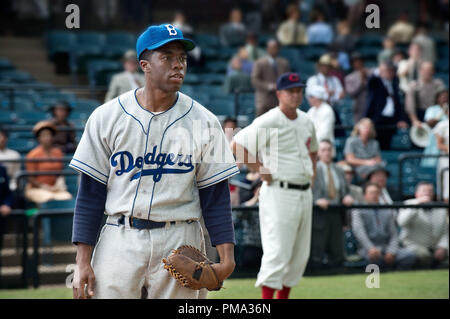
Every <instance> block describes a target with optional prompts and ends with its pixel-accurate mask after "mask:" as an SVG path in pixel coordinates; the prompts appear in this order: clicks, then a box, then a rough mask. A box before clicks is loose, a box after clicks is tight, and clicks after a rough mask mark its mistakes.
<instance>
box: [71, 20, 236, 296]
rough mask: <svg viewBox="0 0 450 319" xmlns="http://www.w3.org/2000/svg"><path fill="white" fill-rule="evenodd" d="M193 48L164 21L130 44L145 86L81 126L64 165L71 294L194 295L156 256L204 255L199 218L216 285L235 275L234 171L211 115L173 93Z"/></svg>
mask: <svg viewBox="0 0 450 319" xmlns="http://www.w3.org/2000/svg"><path fill="white" fill-rule="evenodd" d="M194 47H195V44H194V42H193V41H191V40H188V39H185V38H184V37H183V34H182V32H181V31H180V30H179V29H178V28H175V27H173V26H172V25H170V24H163V25H159V26H150V27H149V28H148V29H147V30H146V31H145V32H143V33H142V34H141V35H140V37H139V38H138V40H137V43H136V52H137V56H138V59H139V64H140V66H141V68H142V70H143V72H144V74H145V86H144V87H143V88H138V89H136V90H131V91H129V92H127V93H124V94H122V95H120V96H119V97H117V98H115V99H113V100H111V101H109V102H107V103H105V104H103V105H101V106H99V107H98V108H97V109H96V110H95V111H94V112H93V113H92V114H91V116H90V118H89V120H88V122H87V124H86V128H85V131H84V133H83V136H82V138H81V141H80V144H79V146H78V148H77V150H76V152H75V154H74V157H73V159H72V161H71V163H70V166H71V167H72V168H74V169H76V170H78V171H79V172H80V173H81V181H80V188H79V190H78V195H77V201H76V205H75V215H74V225H73V238H72V241H73V242H74V243H75V244H77V269H76V271H75V274H74V284H73V286H74V288H73V293H74V298H91V297H95V298H141V297H142V296H141V291H145V290H146V291H147V293H146V295H147V296H146V297H147V298H199V297H200V296H202V295H200V296H199V291H198V290H191V289H188V288H184V287H182V286H181V285H180V284H179V283H178V282H177V281H176V280H175V279H174V278H172V277H171V276H170V275H169V273H168V272H167V271H166V270H165V269H164V268H163V263H162V262H161V259H162V258H164V257H167V256H168V255H169V254H170V253H171V250H172V249H176V248H178V247H179V246H181V245H192V246H194V247H196V248H198V249H200V250H201V251H202V252H203V253H204V252H205V243H204V237H203V234H202V230H201V227H200V223H199V219H200V218H201V217H202V216H203V218H204V220H205V225H206V228H207V229H208V232H209V234H210V237H211V242H212V244H213V245H214V246H216V248H217V250H218V253H219V257H220V263H217V264H214V265H213V269H214V270H215V272H216V274H217V276H218V278H219V280H224V279H226V278H227V277H228V276H229V275H230V274H231V273H232V272H233V270H234V266H235V262H234V229H233V223H232V219H231V206H230V194H229V189H228V178H229V177H231V176H232V175H234V174H237V173H238V172H239V170H238V168H237V166H236V164H235V161H234V158H233V154H232V153H231V150H230V148H229V145H228V143H227V141H226V138H225V135H224V134H223V131H222V129H221V127H220V123H219V121H218V120H217V118H216V117H215V116H214V115H213V114H212V113H211V112H209V111H208V110H207V109H206V108H204V107H203V106H202V105H200V104H199V103H198V102H196V101H195V100H193V99H192V98H190V97H189V96H187V95H184V94H182V93H181V92H179V90H180V88H181V85H182V83H183V79H184V76H185V75H186V52H187V51H189V50H192V49H193V48H194ZM104 213H105V214H106V215H108V218H107V222H106V225H105V226H104V227H103V228H102V230H101V232H100V236H99V239H98V242H96V238H97V234H98V231H99V229H100V226H101V225H100V224H101V220H102V216H103V214H104ZM94 246H95V250H94ZM86 285H87V290H85V288H86Z"/></svg>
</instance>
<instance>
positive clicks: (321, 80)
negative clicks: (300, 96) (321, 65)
mask: <svg viewBox="0 0 450 319" xmlns="http://www.w3.org/2000/svg"><path fill="white" fill-rule="evenodd" d="M325 83H326V84H327V86H328V90H331V91H334V94H333V95H331V96H330V103H331V104H334V103H336V102H337V101H339V100H340V95H341V93H342V92H343V91H344V88H343V87H342V84H341V82H340V81H339V79H338V78H337V77H335V76H334V75H330V76H327V77H325V76H324V75H323V74H322V73H317V74H316V75H313V76H312V77H310V78H309V79H308V81H307V82H306V86H312V85H319V86H323V87H325Z"/></svg>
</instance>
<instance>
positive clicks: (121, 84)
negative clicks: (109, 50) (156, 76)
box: [105, 50, 145, 102]
mask: <svg viewBox="0 0 450 319" xmlns="http://www.w3.org/2000/svg"><path fill="white" fill-rule="evenodd" d="M122 64H123V68H124V71H123V72H121V73H118V74H116V75H114V76H113V77H112V79H111V83H110V84H109V88H108V92H106V96H105V102H108V101H109V100H112V99H113V98H115V97H118V96H119V95H121V94H123V93H125V92H128V91H130V90H133V89H137V88H140V87H142V86H144V84H145V78H144V75H143V74H141V73H138V70H139V64H138V60H137V57H136V52H135V51H134V50H128V51H127V52H125V54H124V55H123V58H122Z"/></svg>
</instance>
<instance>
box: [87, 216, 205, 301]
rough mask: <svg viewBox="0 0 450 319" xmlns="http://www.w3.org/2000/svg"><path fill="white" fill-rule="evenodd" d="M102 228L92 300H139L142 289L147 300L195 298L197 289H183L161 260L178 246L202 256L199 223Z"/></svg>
mask: <svg viewBox="0 0 450 319" xmlns="http://www.w3.org/2000/svg"><path fill="white" fill-rule="evenodd" d="M111 220H117V218H114V217H109V218H108V221H107V224H105V226H103V228H102V231H101V234H100V238H99V240H98V242H97V245H96V247H95V249H94V253H93V257H92V267H93V270H94V275H95V278H96V280H95V287H94V293H95V296H94V298H98V299H119V298H120V299H122V298H125V299H139V298H141V289H142V287H145V288H146V289H147V291H148V295H147V298H148V299H169V298H171V299H172V298H173V299H197V298H201V297H206V294H203V296H200V295H199V291H198V290H192V289H188V288H184V287H182V286H181V285H180V284H179V283H178V282H177V281H176V280H175V279H174V278H173V277H171V276H170V275H169V273H168V271H167V270H165V269H164V264H163V263H162V262H161V260H162V258H164V257H167V256H169V255H170V254H171V251H172V249H176V248H178V247H179V246H181V245H192V246H194V247H196V248H198V249H200V250H201V251H202V252H203V253H205V243H204V236H203V233H202V230H201V226H200V223H199V222H198V221H195V222H192V223H190V224H188V223H186V222H177V223H176V224H175V225H170V223H166V226H165V227H162V228H155V229H151V230H138V229H133V228H130V227H129V225H118V224H117V222H116V223H115V224H114V223H111Z"/></svg>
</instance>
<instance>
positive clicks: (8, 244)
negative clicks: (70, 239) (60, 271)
mask: <svg viewBox="0 0 450 319" xmlns="http://www.w3.org/2000/svg"><path fill="white" fill-rule="evenodd" d="M43 238H44V235H43V234H42V232H40V240H41V243H42V240H43ZM16 239H17V240H18V242H17V241H16ZM69 244H70V243H67V242H57V241H55V242H53V243H52V246H53V247H61V246H69ZM17 246H18V248H22V234H20V235H19V236H18V237H17V236H16V234H11V233H9V234H4V235H3V249H7V248H14V249H15V248H16V247H17ZM28 247H33V233H31V232H30V233H29V234H28Z"/></svg>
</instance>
